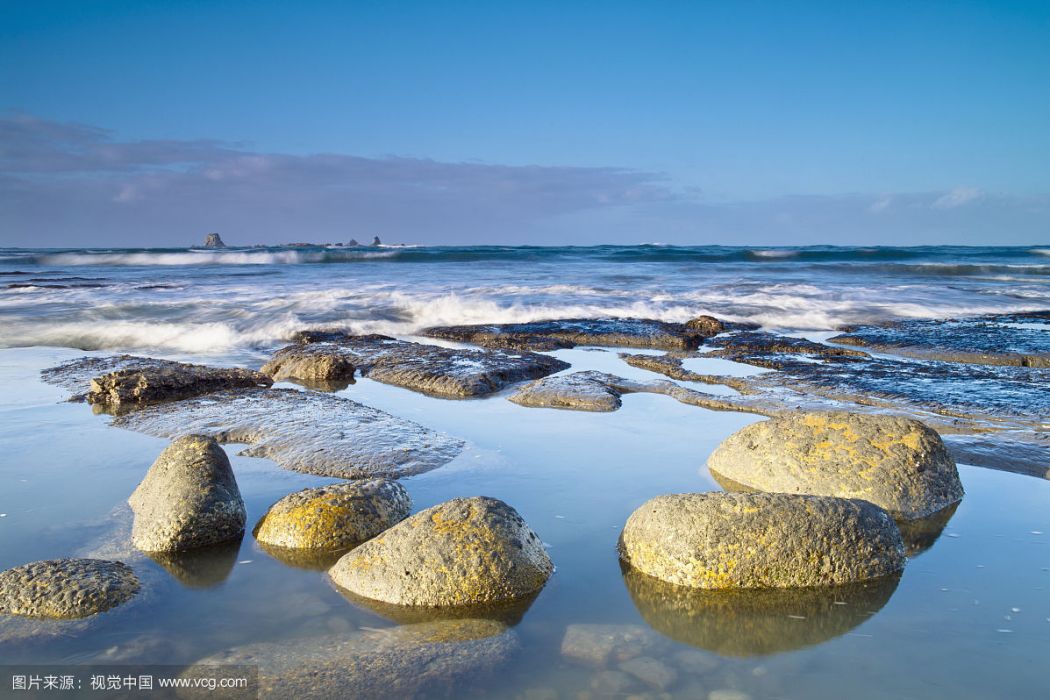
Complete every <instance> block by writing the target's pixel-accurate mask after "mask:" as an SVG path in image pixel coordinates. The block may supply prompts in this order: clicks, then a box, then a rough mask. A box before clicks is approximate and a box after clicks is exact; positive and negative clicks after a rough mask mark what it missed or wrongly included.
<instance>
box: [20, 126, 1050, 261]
mask: <svg viewBox="0 0 1050 700" xmlns="http://www.w3.org/2000/svg"><path fill="white" fill-rule="evenodd" d="M214 230H218V231H220V232H222V233H223V236H224V238H226V239H227V241H229V242H231V243H235V244H250V243H256V242H262V243H276V242H288V241H297V240H313V241H345V240H348V239H350V238H351V237H356V238H359V239H360V238H362V237H366V236H371V235H374V234H379V235H381V236H383V237H384V238H385V239H392V240H402V241H413V242H431V243H597V242H620V241H622V242H640V241H651V240H662V241H666V242H675V243H725V244H736V243H757V244H763V245H768V244H775V243H820V242H829V243H863V244H878V243H887V244H888V243H923V242H969V243H982V242H993V241H994V242H998V243H1005V242H1010V241H1013V242H1038V241H1039V240H1040V239H1043V240H1045V239H1046V237H1047V236H1048V235H1050V198H1048V197H1046V196H1036V197H1024V198H1022V197H1012V196H1007V195H996V194H991V193H987V192H983V191H981V190H979V189H977V188H973V187H957V188H955V189H952V190H949V191H941V192H926V193H907V192H905V193H900V192H897V193H894V192H890V193H882V194H878V195H867V194H863V193H859V194H845V195H838V194H829V195H821V196H815V195H811V196H785V197H779V198H772V199H764V200H755V201H738V202H731V203H725V202H721V203H714V202H711V201H707V200H705V198H704V196H703V193H701V192H700V191H699V190H697V189H695V188H692V187H689V186H681V187H679V186H677V185H676V183H673V182H671V181H670V180H669V179H668V178H667V177H665V176H664V175H661V174H659V173H653V172H644V171H638V170H632V169H628V168H615V167H608V168H603V167H553V166H540V165H533V166H508V165H498V164H487V163H475V162H463V163H450V162H441V161H435V160H429V159H424V158H403V157H388V158H365V157H360V156H354V155H345V154H335V153H327V154H326V153H321V154H312V155H291V154H281V153H264V152H258V151H253V150H251V149H249V148H247V147H246V146H244V145H243V144H236V143H226V142H220V141H212V140H192V141H181V140H144V141H127V140H120V139H119V138H118V137H117V136H116V135H115V134H114V133H112V132H110V131H107V130H105V129H101V128H98V127H94V126H88V125H82V124H71V123H60V122H53V121H48V120H44V119H39V118H36V117H33V116H29V115H13V116H8V117H7V118H0V245H26V246H67V245H75V246H91V245H139V246H156V245H186V244H189V243H195V242H198V241H199V239H200V238H201V236H202V235H203V233H204V232H206V231H214Z"/></svg>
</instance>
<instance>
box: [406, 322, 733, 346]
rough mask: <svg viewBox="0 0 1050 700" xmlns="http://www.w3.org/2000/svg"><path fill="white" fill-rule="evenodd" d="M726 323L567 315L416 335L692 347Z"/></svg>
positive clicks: (514, 342) (501, 342) (477, 341)
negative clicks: (566, 317) (592, 317)
mask: <svg viewBox="0 0 1050 700" xmlns="http://www.w3.org/2000/svg"><path fill="white" fill-rule="evenodd" d="M726 327H727V325H726V324H724V323H723V322H721V321H718V320H717V319H714V318H711V317H701V318H699V319H694V320H693V321H690V322H688V323H669V322H667V321H657V320H653V319H645V318H603V319H590V318H572V319H559V320H552V321H532V322H529V323H504V324H493V325H478V326H436V327H434V328H427V329H426V330H424V331H422V333H421V335H424V336H428V337H431V338H441V339H443V340H453V341H457V342H462V343H472V344H474V345H481V346H484V347H492V348H514V349H527V350H541V351H544V350H557V349H561V348H572V347H575V346H577V345H603V346H613V347H633V348H656V349H660V350H693V349H696V348H697V347H699V345H700V343H701V342H702V341H703V340H704V339H706V338H709V337H711V336H713V335H715V334H716V333H719V332H721V331H722V330H724V329H725V328H726Z"/></svg>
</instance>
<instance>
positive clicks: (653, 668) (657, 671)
mask: <svg viewBox="0 0 1050 700" xmlns="http://www.w3.org/2000/svg"><path fill="white" fill-rule="evenodd" d="M620 670H621V671H625V672H627V673H629V674H631V675H632V676H634V677H635V678H637V679H638V680H640V681H642V682H643V683H645V684H646V685H649V686H651V687H653V688H656V689H657V690H667V689H668V688H669V687H671V686H672V685H674V683H675V681H677V680H678V672H677V671H675V670H674V669H673V668H671V667H670V666H668V665H667V664H665V663H664V662H663V661H659V660H657V659H654V658H653V657H651V656H638V657H636V658H633V659H630V660H628V661H624V662H623V663H622V664H620Z"/></svg>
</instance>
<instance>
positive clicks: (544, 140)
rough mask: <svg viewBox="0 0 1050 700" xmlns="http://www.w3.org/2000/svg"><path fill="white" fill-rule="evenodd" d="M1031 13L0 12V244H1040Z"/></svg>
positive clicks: (1046, 164) (1038, 57)
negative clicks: (214, 240) (216, 237)
mask: <svg viewBox="0 0 1050 700" xmlns="http://www.w3.org/2000/svg"><path fill="white" fill-rule="evenodd" d="M1047 125H1050V3H1048V2H1045V0H1044V1H1041V2H973V1H969V2H968V1H965V0H958V1H955V2H939V1H936V0H930V1H928V2H922V3H916V2H896V1H894V0H887V1H885V2H870V3H865V2H855V3H854V2H846V3H844V2H841V1H840V2H807V1H805V0H798V1H797V2H757V1H756V2H751V1H748V0H742V1H738V2H718V3H716V2H701V1H694V2H673V1H668V2H658V3H643V2H631V3H625V2H616V1H615V0H607V1H605V2H571V1H563V2H544V1H541V0H534V1H531V2H521V3H513V2H498V3H493V2H459V1H456V0H448V1H446V2H440V3H432V2H431V3H415V2H411V1H409V0H406V1H405V2H400V3H390V2H309V1H306V0H304V1H303V2H297V3H289V2H281V3H278V2H269V1H267V0H251V1H238V2H232V1H230V2H223V1H221V0H213V1H210V2H195V1H190V0H185V1H179V2H175V1H169V2H151V1H149V0H135V1H130V0H125V1H123V2H114V1H111V0H71V1H58V0H37V1H36V2H24V0H17V1H12V0H0V245H6V246H55V247H64V246H116V245H122V246H142V247H151V246H180V245H189V244H195V243H199V242H200V241H202V240H203V237H204V234H205V233H207V232H209V231H218V232H220V233H221V234H222V236H223V238H224V239H225V240H226V241H227V243H230V244H244V245H247V244H253V243H281V242H296V241H318V242H327V241H332V242H336V241H347V240H349V239H350V238H357V239H358V240H363V239H370V238H371V236H373V235H379V236H381V237H382V238H383V239H384V240H386V241H401V242H411V243H435V244H476V243H497V244H517V243H529V244H581V245H582V244H593V243H643V242H662V243H673V244H719V243H720V244H727V245H737V244H754V245H776V244H783V245H804V244H829V243H830V244H859V245H877V244H885V245H899V244H942V243H958V244H972V245H983V244H1018V245H1024V244H1046V243H1047V242H1050V127H1048V126H1047Z"/></svg>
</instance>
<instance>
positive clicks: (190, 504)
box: [128, 435, 247, 552]
mask: <svg viewBox="0 0 1050 700" xmlns="http://www.w3.org/2000/svg"><path fill="white" fill-rule="evenodd" d="M128 504H129V505H130V506H131V509H132V510H133V511H134V512H135V523H134V525H133V527H132V531H131V541H132V543H133V544H134V545H135V546H136V547H138V548H139V549H141V550H142V551H145V552H170V551H182V550H186V549H194V548H197V547H204V546H207V545H212V544H218V543H219V542H226V541H228V540H234V539H237V538H239V537H241V536H242V534H243V533H244V523H245V519H246V517H247V515H246V513H245V510H244V501H243V500H242V499H241V492H240V490H239V489H238V488H237V481H236V480H235V479H234V476H233V469H231V467H230V460H229V458H227V457H226V453H225V452H223V450H222V448H221V447H219V444H218V443H217V442H215V440H214V439H212V438H210V437H206V436H203V435H185V436H183V437H180V438H177V439H176V440H174V441H172V443H171V444H170V445H168V447H166V448H165V449H164V451H163V452H161V454H160V456H159V457H157V461H155V462H154V463H153V466H151V467H150V469H149V471H148V472H147V473H146V478H144V479H143V480H142V483H140V484H139V485H138V488H136V489H135V492H134V493H132V494H131V498H129V499H128Z"/></svg>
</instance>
